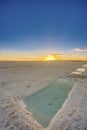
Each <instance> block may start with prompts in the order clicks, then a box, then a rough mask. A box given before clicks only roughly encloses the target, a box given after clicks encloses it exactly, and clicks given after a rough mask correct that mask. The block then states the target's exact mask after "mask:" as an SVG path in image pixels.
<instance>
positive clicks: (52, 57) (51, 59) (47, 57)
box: [45, 55, 57, 61]
mask: <svg viewBox="0 0 87 130" xmlns="http://www.w3.org/2000/svg"><path fill="white" fill-rule="evenodd" d="M54 60H57V59H56V57H55V56H52V55H48V56H46V57H45V61H54Z"/></svg>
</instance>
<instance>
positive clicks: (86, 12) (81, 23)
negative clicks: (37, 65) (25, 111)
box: [0, 0, 87, 51]
mask: <svg viewBox="0 0 87 130" xmlns="http://www.w3.org/2000/svg"><path fill="white" fill-rule="evenodd" d="M75 48H87V1H86V0H0V50H17V51H18V50H19V51H34V50H35V51H37V50H51V49H52V50H58V51H59V50H72V49H75Z"/></svg>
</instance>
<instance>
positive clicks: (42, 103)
mask: <svg viewBox="0 0 87 130" xmlns="http://www.w3.org/2000/svg"><path fill="white" fill-rule="evenodd" d="M73 84H74V82H73V81H72V80H66V79H59V80H57V81H55V82H53V83H52V84H50V85H48V86H47V87H45V88H43V89H41V90H40V91H38V92H37V93H35V94H33V95H31V96H28V97H26V98H25V99H24V102H25V104H26V105H27V107H28V108H29V111H30V112H32V114H33V117H34V118H35V119H36V120H37V121H38V122H39V123H40V124H41V125H42V126H43V127H47V126H48V125H49V123H50V121H51V119H52V118H53V116H54V115H55V114H56V113H57V111H58V110H59V109H60V108H61V106H62V105H63V103H64V101H65V99H66V98H67V96H68V93H69V92H70V90H71V89H72V86H73Z"/></svg>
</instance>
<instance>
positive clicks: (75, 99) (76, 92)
mask: <svg viewBox="0 0 87 130" xmlns="http://www.w3.org/2000/svg"><path fill="white" fill-rule="evenodd" d="M85 64H87V62H63V61H53V62H52V61H50V62H0V127H1V129H2V130H3V129H4V130H5V129H6V130H42V129H44V128H42V126H41V125H40V124H39V123H38V122H37V121H36V120H35V119H34V118H33V116H32V114H31V113H30V112H29V111H28V110H27V108H26V106H25V105H24V103H23V102H22V99H23V98H24V97H26V96H29V95H31V94H33V93H35V92H37V91H38V90H40V89H42V88H44V87H46V86H47V85H48V84H49V83H51V82H53V81H54V80H55V79H58V78H61V77H63V78H66V77H69V75H70V74H71V72H73V71H75V70H76V69H78V68H81V67H82V66H84V67H85V66H86V65H85ZM75 80H77V81H76V82H78V83H76V87H73V90H72V92H71V93H72V94H71V95H70V97H69V99H67V100H68V101H67V103H66V102H65V103H64V105H63V107H62V109H61V111H60V112H58V114H57V115H56V116H55V117H54V118H53V120H52V123H51V124H50V125H49V126H48V128H47V129H49V130H51V129H52V130H66V129H67V130H77V128H78V125H77V126H76V124H75V122H76V123H77V124H78V122H79V123H80V124H81V123H82V122H83V123H82V125H81V127H82V126H83V127H85V126H86V125H84V123H86V121H87V113H86V110H87V106H86V104H87V102H86V101H87V85H86V84H87V79H86V78H85V79H75ZM81 92H82V93H81ZM68 110H70V114H69V113H68V112H69V111H68ZM80 110H81V111H80ZM67 111H68V112H67ZM78 112H79V113H78ZM61 113H62V114H61ZM63 113H64V114H63ZM73 113H74V115H75V116H76V118H75V120H74V119H73V118H74V117H73ZM83 113H84V114H83ZM68 114H69V116H67V115H68ZM78 114H80V115H82V116H80V117H81V118H80V117H79V115H78ZM77 117H78V118H79V119H78V121H77V120H76V119H77ZM65 118H66V120H65ZM69 119H70V121H68V120H69ZM81 120H82V122H81ZM71 122H73V124H71ZM65 124H66V125H65ZM70 125H72V127H70ZM65 126H66V127H65ZM74 126H75V128H74ZM81 127H80V128H81ZM71 128H72V129H71ZM81 130H82V129H81ZM85 130H86V129H85Z"/></svg>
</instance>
